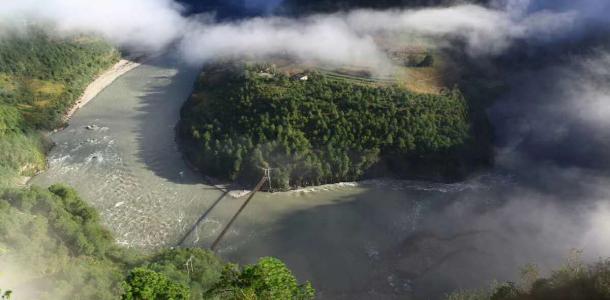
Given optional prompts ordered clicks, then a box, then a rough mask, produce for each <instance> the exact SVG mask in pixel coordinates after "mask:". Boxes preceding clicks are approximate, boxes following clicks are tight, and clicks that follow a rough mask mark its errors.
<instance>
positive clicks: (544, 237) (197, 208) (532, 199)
mask: <svg viewBox="0 0 610 300" xmlns="http://www.w3.org/2000/svg"><path fill="white" fill-rule="evenodd" d="M196 76H197V69H195V68H192V67H189V66H187V65H183V64H181V63H180V62H179V60H177V59H176V58H175V57H173V56H172V55H169V54H167V55H163V56H159V57H156V58H153V59H151V60H149V61H148V62H147V63H145V64H143V65H142V66H140V67H138V68H136V69H134V70H132V71H130V72H129V73H127V74H125V75H123V76H122V77H120V78H119V79H117V80H116V81H115V82H114V83H113V84H112V85H110V86H109V87H108V88H106V89H105V90H104V91H102V92H101V93H100V94H99V95H98V96H97V97H96V98H95V99H94V100H93V101H91V102H90V103H89V104H88V105H87V106H85V107H83V108H82V109H80V110H79V111H78V112H77V113H76V114H75V115H74V116H73V118H72V119H71V121H70V125H69V126H68V127H67V128H65V129H64V130H62V131H58V132H56V133H52V134H51V136H50V137H51V139H52V140H53V141H54V142H55V143H56V146H55V148H53V150H52V151H51V153H50V154H49V157H48V160H49V169H48V171H46V172H44V173H42V174H40V175H38V176H36V177H35V178H33V179H32V180H31V184H34V185H41V186H47V185H49V184H52V183H57V182H61V183H65V184H69V185H71V186H73V187H74V188H75V189H76V190H78V192H79V193H80V194H81V196H82V197H83V198H84V199H86V200H87V201H89V202H90V203H91V204H92V205H93V206H95V207H96V208H97V209H98V210H99V211H100V214H101V216H102V219H103V222H104V224H106V225H107V226H108V227H109V228H110V229H111V230H112V231H113V232H114V234H115V236H116V238H117V241H118V242H119V243H120V244H122V245H126V246H130V247H138V248H144V249H151V248H157V247H161V246H177V245H178V244H179V243H181V242H182V243H181V245H182V246H196V247H209V246H210V244H211V242H212V241H213V240H214V238H215V237H216V236H217V235H218V233H219V232H220V230H221V229H222V226H224V225H225V224H226V222H227V221H228V220H229V218H230V217H231V215H232V214H233V213H234V212H235V211H236V210H237V209H238V207H239V206H240V205H241V204H242V202H243V200H244V199H243V198H240V199H234V198H231V197H228V196H227V195H226V194H225V192H224V191H223V190H221V189H219V188H217V187H215V186H211V185H206V184H203V183H202V182H203V180H202V178H201V176H200V175H198V174H197V173H195V172H193V171H191V170H190V169H189V168H188V167H187V165H185V163H184V161H183V159H182V157H181V154H180V152H179V151H178V149H177V145H176V142H175V140H174V138H175V134H174V127H175V125H176V122H177V120H178V119H179V110H180V107H181V105H182V104H183V102H184V101H185V100H186V99H187V97H188V95H189V93H190V90H191V86H192V83H193V82H194V80H195V78H196ZM574 176H578V175H574ZM523 182H524V180H523V179H521V177H519V176H515V175H514V174H513V173H511V172H510V170H508V171H507V170H500V169H495V170H492V171H489V172H488V173H484V174H478V175H476V176H473V177H472V178H471V179H468V180H466V181H464V182H460V183H454V184H440V183H432V182H421V181H397V180H373V181H367V182H363V183H359V184H354V183H346V184H339V185H330V186H324V187H318V188H310V189H305V190H301V191H293V192H285V193H273V194H269V193H260V194H257V195H256V197H255V198H254V199H253V201H252V202H251V203H250V205H249V206H248V207H247V208H246V210H245V211H244V213H243V214H242V216H241V217H240V218H239V219H238V220H237V222H236V223H235V224H234V226H233V227H232V228H231V230H230V231H229V232H228V234H227V236H226V238H225V240H223V242H222V243H221V244H220V247H219V249H218V253H219V254H220V255H221V256H222V257H224V258H226V259H230V260H234V261H237V262H240V263H252V262H255V261H256V260H257V259H258V258H259V257H262V256H275V257H278V258H280V259H282V260H284V261H285V262H286V263H287V265H288V266H289V267H290V268H291V269H292V270H293V271H294V272H295V274H296V275H297V277H298V278H299V280H310V281H312V283H313V285H314V287H315V288H316V289H317V290H318V291H319V294H320V298H323V299H397V298H400V299H405V298H408V297H409V296H412V297H416V298H422V299H428V298H438V297H441V296H443V295H444V294H445V293H446V292H449V291H451V290H454V289H460V288H473V287H480V286H481V285H486V284H488V283H489V282H490V281H491V280H492V279H498V280H515V279H516V278H517V276H518V273H519V267H520V266H522V265H523V264H526V263H529V262H536V263H538V264H539V265H540V266H541V268H542V269H543V270H546V269H548V268H550V267H553V266H556V265H557V264H559V263H560V262H561V261H562V260H563V259H564V258H565V257H566V256H567V255H568V254H569V253H570V249H572V248H575V247H581V248H585V247H586V246H587V245H588V244H587V241H590V239H585V237H587V236H588V235H590V234H592V233H591V232H590V226H589V224H588V223H586V222H585V223H586V224H585V223H583V222H584V221H583V220H584V219H585V218H584V216H587V217H589V213H590V212H591V211H599V210H598V209H593V208H591V206H578V207H576V208H575V207H574V206H569V207H568V208H566V207H565V206H556V205H554V204H550V203H551V202H552V201H548V200H549V199H551V200H553V199H554V197H555V196H557V194H556V193H555V192H548V193H547V192H541V191H540V190H533V188H531V187H530V186H529V185H528V184H524V183H523ZM558 197H559V196H558ZM568 212H569V213H568ZM574 212H576V213H574ZM187 233H188V235H187ZM185 235H186V236H185ZM604 245H605V244H604ZM597 249H601V247H594V248H593V250H597ZM587 250H588V249H587ZM598 254H599V252H595V251H591V252H590V253H589V254H587V255H589V256H595V255H598Z"/></svg>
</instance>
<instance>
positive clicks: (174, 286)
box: [121, 268, 190, 300]
mask: <svg viewBox="0 0 610 300" xmlns="http://www.w3.org/2000/svg"><path fill="white" fill-rule="evenodd" d="M123 289H124V293H123V296H122V297H121V298H122V299H124V300H186V299H190V290H189V288H188V287H187V286H185V285H183V284H180V283H176V282H173V281H171V280H170V279H169V278H168V277H167V276H165V275H163V274H161V273H157V272H155V271H153V270H150V269H148V268H135V269H133V270H132V271H131V272H130V273H129V275H128V276H127V280H126V281H125V282H124V283H123Z"/></svg>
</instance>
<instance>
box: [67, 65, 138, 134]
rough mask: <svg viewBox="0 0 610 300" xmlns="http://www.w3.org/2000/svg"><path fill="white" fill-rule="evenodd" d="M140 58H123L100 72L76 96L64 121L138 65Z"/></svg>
mask: <svg viewBox="0 0 610 300" xmlns="http://www.w3.org/2000/svg"><path fill="white" fill-rule="evenodd" d="M142 60H143V59H142V58H123V59H121V60H119V62H117V63H116V64H114V65H113V66H112V67H111V68H110V69H108V70H106V71H104V72H102V73H101V74H100V75H99V76H98V77H97V78H96V79H95V80H93V81H92V82H91V83H90V84H89V85H88V86H87V87H86V88H85V90H84V91H83V94H82V95H81V96H80V98H78V100H76V102H75V103H74V105H73V106H72V108H70V110H68V111H67V112H66V114H65V116H64V118H63V119H64V121H65V122H68V121H69V120H70V118H71V117H72V116H73V115H74V113H76V111H78V110H79V109H80V108H82V107H83V106H85V105H87V103H89V101H91V100H93V98H95V96H97V94H99V93H100V92H101V91H103V90H104V89H105V88H106V87H108V86H109V85H110V84H112V83H113V82H114V81H115V80H116V79H117V78H119V77H120V76H121V75H123V74H125V73H127V72H129V71H131V70H133V69H134V68H137V67H138V66H140V65H141V64H142Z"/></svg>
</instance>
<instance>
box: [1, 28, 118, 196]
mask: <svg viewBox="0 0 610 300" xmlns="http://www.w3.org/2000/svg"><path fill="white" fill-rule="evenodd" d="M119 57H120V54H119V52H118V51H117V50H116V49H115V48H114V47H112V46H111V45H109V44H107V43H105V42H104V41H102V40H99V39H97V38H92V37H85V36H73V37H70V38H59V37H53V36H50V35H48V34H46V33H45V32H44V31H42V30H40V29H37V28H30V29H29V30H28V32H21V33H12V34H7V35H5V36H3V37H2V43H0V187H3V186H9V185H11V184H12V183H13V181H14V180H15V178H16V177H17V176H19V175H32V174H33V173H35V172H37V171H39V170H41V169H43V168H44V166H45V157H44V151H45V149H46V148H47V147H48V145H45V141H44V139H43V138H42V136H41V135H40V134H39V133H38V131H39V130H41V129H42V130H50V129H54V128H57V127H59V126H61V125H62V122H63V120H62V117H63V115H64V114H65V113H66V111H67V110H69V109H70V107H71V106H72V105H73V104H74V102H75V101H76V100H77V99H78V97H80V95H81V94H82V92H83V90H84V89H85V87H86V86H87V84H89V82H91V81H92V80H93V79H94V78H95V76H97V74H99V73H100V72H101V71H103V70H105V69H107V68H108V67H110V66H111V65H112V64H114V63H115V62H116V61H117V60H118V59H119Z"/></svg>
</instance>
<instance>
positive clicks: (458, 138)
mask: <svg viewBox="0 0 610 300" xmlns="http://www.w3.org/2000/svg"><path fill="white" fill-rule="evenodd" d="M303 76H304V75H303V74H301V75H300V77H303ZM305 78H306V80H304V79H305ZM468 112H469V109H468V104H467V102H466V101H465V99H464V98H463V96H462V94H461V93H460V92H459V91H458V90H457V89H453V90H446V91H444V92H442V93H440V94H438V95H437V94H415V93H411V92H409V91H407V90H405V89H403V88H399V87H397V86H392V85H385V84H376V83H369V82H359V81H356V80H346V79H338V78H335V77H330V76H327V75H324V74H322V73H318V72H315V71H313V72H310V73H308V74H307V75H306V77H303V78H300V79H299V78H291V77H289V76H287V75H285V74H283V73H281V72H276V71H274V70H273V67H272V66H265V65H251V66H246V67H244V66H243V65H239V64H218V65H215V66H209V67H207V68H206V69H205V71H204V72H203V73H202V74H201V76H200V78H199V79H198V81H197V83H196V86H195V91H194V93H193V95H192V97H191V98H190V100H189V101H188V103H187V104H186V105H185V106H184V107H183V110H182V120H181V123H180V136H181V137H182V139H183V141H184V143H183V144H184V147H183V148H184V150H185V152H186V155H187V157H188V158H189V159H190V160H191V161H192V162H193V163H194V164H195V165H196V166H197V167H199V168H200V169H201V170H203V172H204V173H205V174H207V175H211V176H214V177H219V178H223V179H228V180H237V181H239V182H242V183H244V184H253V183H255V182H256V181H257V180H258V179H259V178H260V177H261V175H262V172H263V170H262V169H263V168H272V171H271V173H272V186H273V188H277V189H287V188H290V187H296V186H308V185H319V184H325V183H334V182H339V181H351V180H358V179H362V178H363V177H365V176H386V175H389V174H390V173H389V172H393V173H394V175H397V176H400V177H409V176H418V175H426V176H434V177H436V178H451V177H453V176H456V174H458V173H459V172H460V170H461V169H462V168H463V162H462V161H461V158H460V153H461V151H463V150H464V149H465V147H467V145H469V144H471V143H472V138H471V131H470V121H469V113H468ZM422 162H425V163H422Z"/></svg>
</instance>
